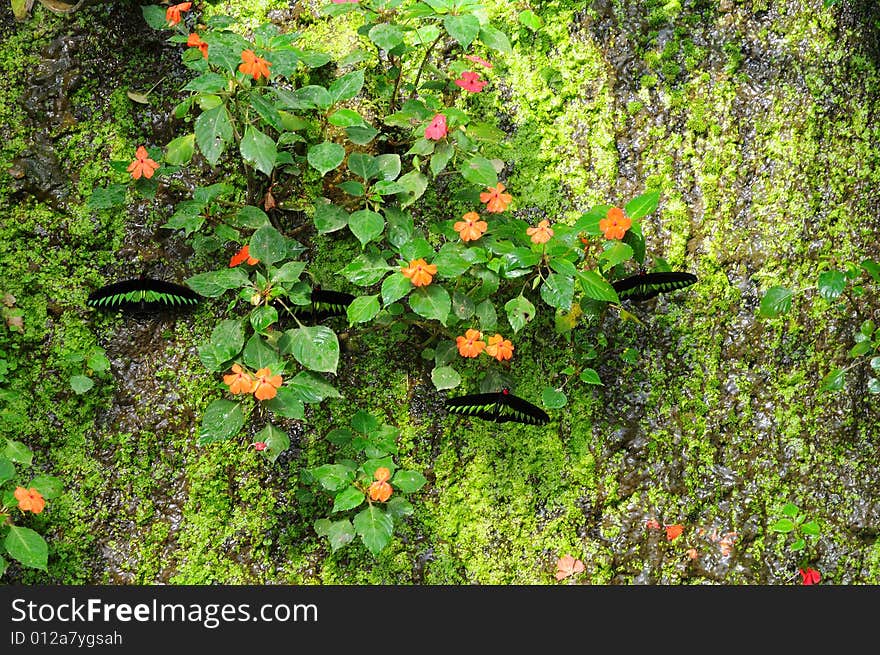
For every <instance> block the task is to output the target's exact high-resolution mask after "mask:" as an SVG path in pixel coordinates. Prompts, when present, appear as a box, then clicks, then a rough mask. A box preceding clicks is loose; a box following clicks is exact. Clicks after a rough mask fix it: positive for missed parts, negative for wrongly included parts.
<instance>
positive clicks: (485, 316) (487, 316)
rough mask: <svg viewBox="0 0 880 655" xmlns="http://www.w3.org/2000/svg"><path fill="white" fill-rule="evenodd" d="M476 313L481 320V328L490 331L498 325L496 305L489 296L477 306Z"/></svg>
mask: <svg viewBox="0 0 880 655" xmlns="http://www.w3.org/2000/svg"><path fill="white" fill-rule="evenodd" d="M474 313H475V314H476V316H477V320H478V321H480V328H481V329H483V330H486V331H489V330H494V329H495V328H496V327H497V326H498V313H497V312H496V311H495V305H493V304H492V301H491V300H489V299H488V298H487V299H486V300H484V301H483V302H481V303H480V304H478V305H477V306H476V308H475V310H474Z"/></svg>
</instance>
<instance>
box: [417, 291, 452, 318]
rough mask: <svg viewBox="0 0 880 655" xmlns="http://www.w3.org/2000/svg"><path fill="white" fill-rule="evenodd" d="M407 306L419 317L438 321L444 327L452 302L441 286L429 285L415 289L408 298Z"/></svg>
mask: <svg viewBox="0 0 880 655" xmlns="http://www.w3.org/2000/svg"><path fill="white" fill-rule="evenodd" d="M409 306H410V307H411V308H412V310H413V311H414V312H415V313H416V314H418V315H419V316H424V317H425V318H429V319H434V320H437V321H440V323H441V324H442V325H446V319H447V318H448V317H449V310H450V309H451V308H452V301H451V300H450V298H449V293H448V292H447V291H446V289H444V288H443V287H441V286H438V285H436V284H431V285H429V286H427V287H419V288H417V289H415V290H414V291H413V292H412V293H411V294H410V296H409Z"/></svg>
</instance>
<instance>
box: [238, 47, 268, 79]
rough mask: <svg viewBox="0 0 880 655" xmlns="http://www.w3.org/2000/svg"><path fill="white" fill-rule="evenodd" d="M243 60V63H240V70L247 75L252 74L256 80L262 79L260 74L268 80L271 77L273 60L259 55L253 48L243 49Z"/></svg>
mask: <svg viewBox="0 0 880 655" xmlns="http://www.w3.org/2000/svg"><path fill="white" fill-rule="evenodd" d="M241 61H242V63H240V64H239V65H238V70H239V71H241V72H242V73H244V74H245V75H251V76H253V78H254V79H255V80H258V79H260V76H262V77H265V78H266V79H267V80H268V79H269V66H271V65H272V62H269V61H266V60H265V59H263V58H262V57H257V55H256V53H254V51H253V50H243V51H242V53H241Z"/></svg>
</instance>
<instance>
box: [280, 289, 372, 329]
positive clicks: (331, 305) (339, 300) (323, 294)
mask: <svg viewBox="0 0 880 655" xmlns="http://www.w3.org/2000/svg"><path fill="white" fill-rule="evenodd" d="M354 299H355V297H354V296H353V295H351V294H350V293H345V292H344V291H330V290H328V289H321V288H317V287H316V288H314V289H312V295H311V300H312V302H310V303H309V304H308V305H293V306H290V308H289V309H287V308H286V307H285V306H284V305H281V304H280V303H277V302H276V303H274V306H275V309H277V310H278V313H279V315H281V316H284V315H285V314H293V315H294V316H296V317H297V318H298V319H299V320H301V321H309V322H312V323H318V322H320V321H323V320H324V319H325V318H329V317H331V316H346V314H347V310H348V306H349V305H350V304H351V302H352V301H353V300H354Z"/></svg>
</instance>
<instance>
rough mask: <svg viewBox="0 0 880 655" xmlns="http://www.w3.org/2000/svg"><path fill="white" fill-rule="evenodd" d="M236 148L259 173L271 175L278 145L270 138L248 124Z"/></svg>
mask: <svg viewBox="0 0 880 655" xmlns="http://www.w3.org/2000/svg"><path fill="white" fill-rule="evenodd" d="M238 149H239V152H241V156H242V157H244V160H245V161H246V162H247V163H248V164H250V165H251V166H253V167H254V168H256V169H257V170H258V171H260V172H261V173H264V174H266V175H272V170H273V169H274V168H275V158H276V157H277V156H278V146H277V145H276V144H275V141H274V140H273V139H272V138H270V137H269V136H267V135H266V134H263V133H262V132H260V130H258V129H257V128H255V127H253V126H251V125H249V126H248V128H247V129H246V130H245V132H244V137H242V139H241V143H240V144H239V147H238Z"/></svg>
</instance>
